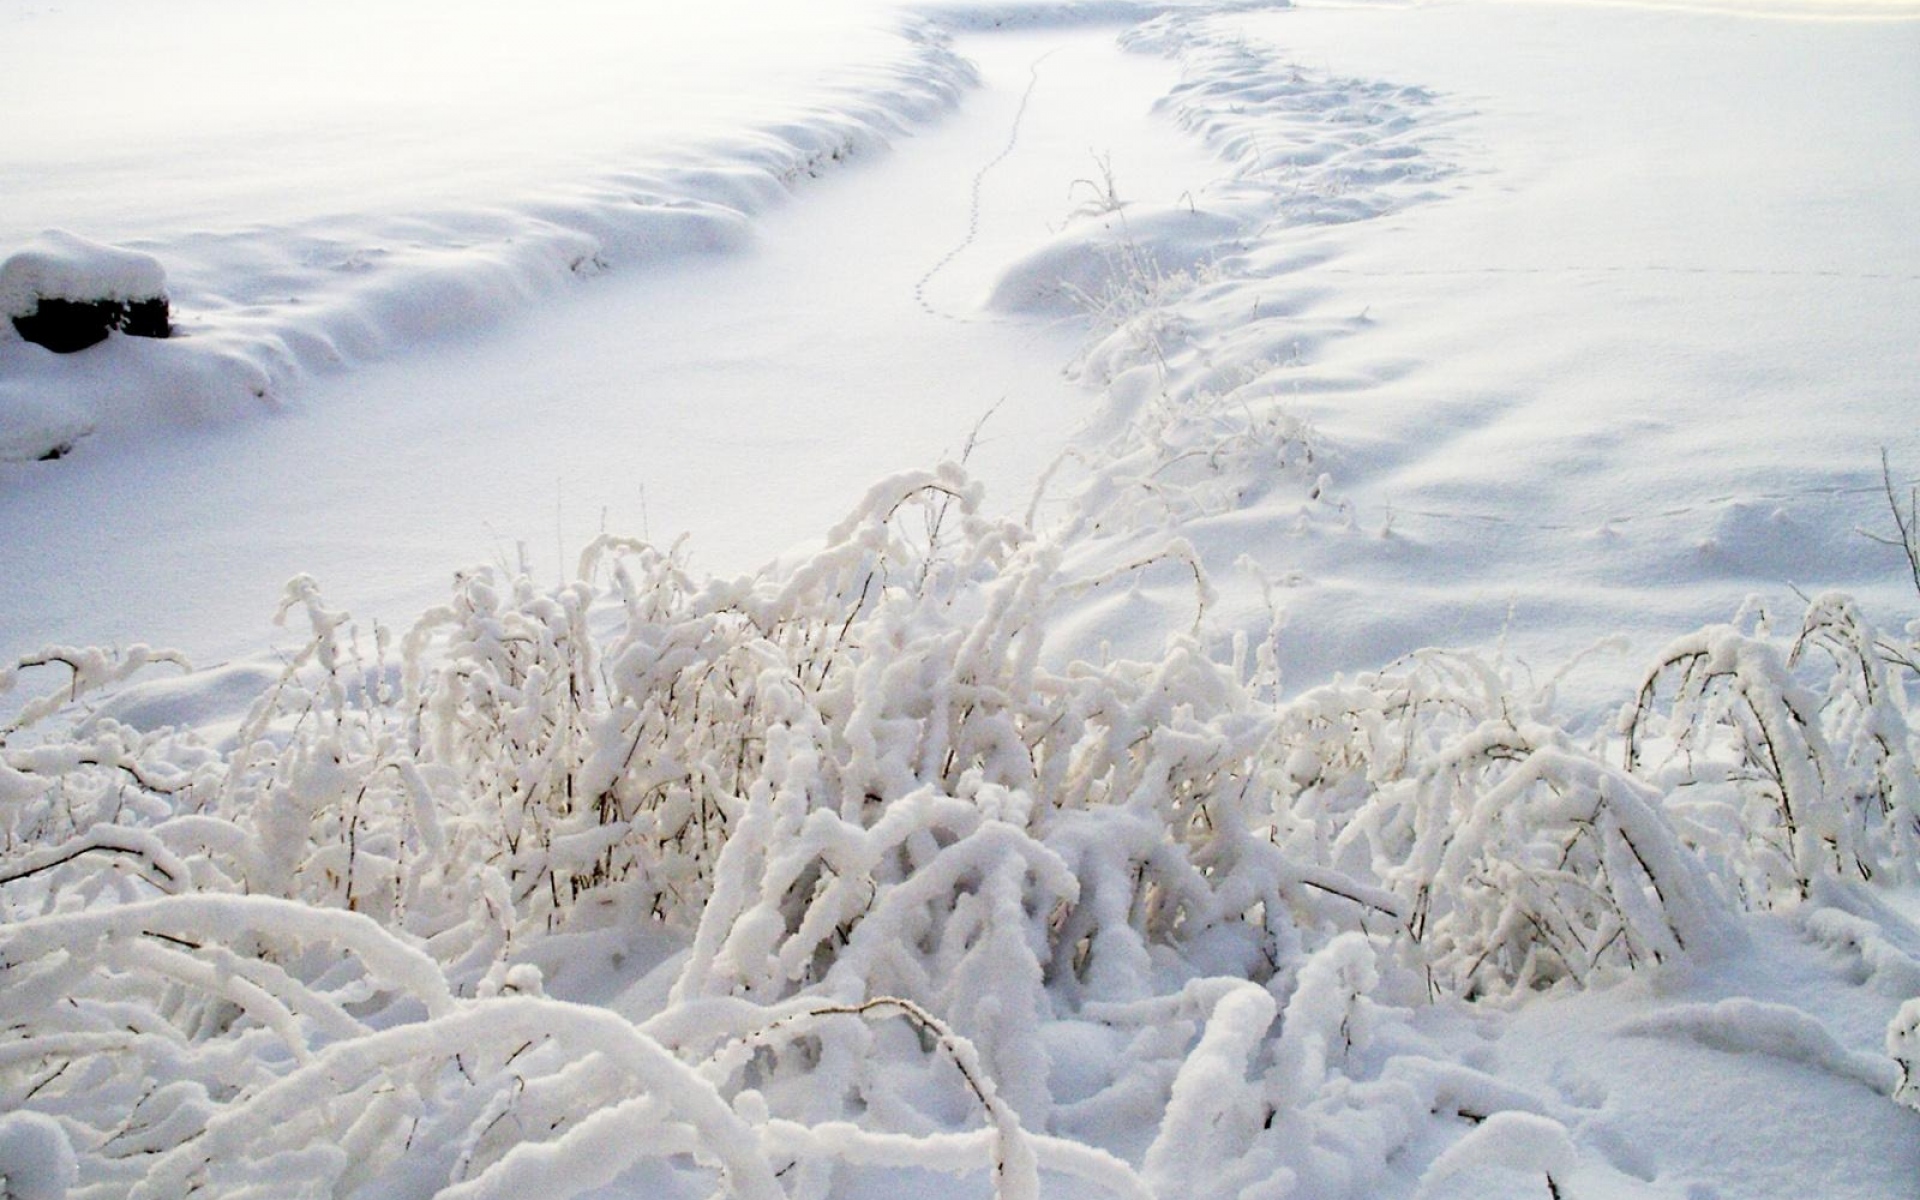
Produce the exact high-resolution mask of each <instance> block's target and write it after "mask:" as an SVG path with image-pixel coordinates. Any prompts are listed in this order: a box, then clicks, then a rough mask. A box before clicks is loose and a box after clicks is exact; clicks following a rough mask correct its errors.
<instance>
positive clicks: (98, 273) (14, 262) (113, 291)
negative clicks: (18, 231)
mask: <svg viewBox="0 0 1920 1200" xmlns="http://www.w3.org/2000/svg"><path fill="white" fill-rule="evenodd" d="M0 311H4V312H5V314H6V315H7V317H9V318H10V319H11V320H12V322H13V327H14V329H16V330H18V331H19V334H20V336H21V337H23V338H25V339H27V340H28V341H30V342H34V343H36V344H38V345H41V346H45V347H46V348H47V349H49V350H52V351H54V352H56V353H59V354H71V353H73V352H74V351H76V350H84V349H86V348H87V347H88V346H92V345H95V344H96V343H98V342H101V341H103V340H105V339H106V336H107V334H108V333H109V332H110V331H112V330H115V329H119V330H123V331H125V332H127V333H130V334H132V335H134V336H135V337H166V336H167V335H168V334H169V333H171V332H172V321H171V319H170V314H169V307H168V302H167V273H166V270H165V269H164V268H163V267H161V265H160V260H159V259H157V258H154V257H153V256H152V255H150V254H142V253H140V252H139V251H136V250H125V249H122V248H120V247H118V246H105V245H101V244H100V243H98V242H91V241H88V240H87V239H85V238H82V237H77V236H75V235H74V234H71V233H67V232H66V231H64V230H59V229H50V230H48V231H47V232H45V233H43V234H41V235H40V236H39V237H38V238H36V239H35V240H34V241H33V242H31V243H29V244H28V245H27V246H26V248H24V249H22V250H20V251H18V252H16V253H14V254H13V255H11V256H9V257H8V259H7V260H6V262H5V263H3V264H0Z"/></svg>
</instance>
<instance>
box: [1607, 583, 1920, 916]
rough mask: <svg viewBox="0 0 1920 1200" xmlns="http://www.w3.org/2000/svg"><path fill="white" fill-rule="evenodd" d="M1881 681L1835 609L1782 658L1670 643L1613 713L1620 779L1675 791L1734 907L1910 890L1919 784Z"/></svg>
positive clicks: (1876, 656) (1901, 723) (1899, 697)
mask: <svg viewBox="0 0 1920 1200" xmlns="http://www.w3.org/2000/svg"><path fill="white" fill-rule="evenodd" d="M1818 660H1824V662H1825V667H1824V669H1822V668H1821V666H1820V662H1819V661H1818ZM1891 670H1892V668H1891V665H1890V663H1889V661H1888V658H1887V657H1886V655H1885V654H1884V653H1883V652H1882V650H1881V649H1879V637H1878V635H1877V634H1876V632H1875V631H1874V630H1873V629H1872V628H1871V627H1870V626H1869V625H1868V624H1867V623H1866V620H1865V618H1864V617H1863V616H1862V615H1861V614H1860V613H1859V611H1858V609H1857V608H1856V607H1855V606H1854V605H1853V604H1852V602H1851V601H1849V600H1847V599H1846V598H1845V597H1840V596H1833V595H1827V596H1821V597H1819V598H1817V599H1815V600H1814V601H1813V602H1812V603H1811V604H1810V605H1809V607H1808V610H1807V615H1806V618H1805V621H1804V623H1803V625H1802V627H1801V630H1800V633H1799V636H1798V637H1797V638H1796V639H1795V640H1794V642H1793V644H1792V645H1791V647H1790V648H1789V649H1787V650H1786V652H1784V653H1783V652H1782V649H1781V647H1779V646H1778V645H1777V644H1775V643H1774V642H1773V641H1771V640H1768V639H1766V638H1764V637H1761V636H1755V635H1749V634H1747V633H1743V632H1741V631H1740V630H1738V629H1735V628H1733V627H1731V626H1721V627H1716V628H1711V629H1705V630H1701V631H1699V632H1698V633H1694V634H1691V635H1689V636H1687V637H1685V638H1682V639H1679V640H1678V641H1676V642H1674V643H1672V644H1671V645H1670V646H1668V648H1667V649H1666V650H1665V651H1664V652H1663V653H1662V654H1661V655H1660V661H1659V663H1658V664H1657V665H1656V666H1655V667H1654V669H1653V670H1652V671H1650V672H1648V674H1647V676H1646V679H1645V682H1644V683H1643V684H1642V685H1641V688H1640V693H1639V696H1638V698H1637V699H1636V700H1635V702H1634V703H1633V704H1632V705H1631V706H1629V707H1628V708H1627V709H1626V710H1624V711H1623V713H1622V717H1621V723H1620V728H1621V732H1622V734H1623V736H1624V739H1625V754H1626V760H1625V761H1626V766H1627V769H1628V770H1629V771H1633V772H1636V773H1641V774H1649V775H1650V776H1651V777H1652V778H1654V779H1655V780H1657V781H1659V782H1660V783H1661V784H1662V785H1663V786H1665V787H1668V788H1674V789H1678V792H1679V794H1678V796H1677V797H1676V799H1677V800H1678V801H1679V806H1678V808H1677V811H1678V812H1680V813H1682V814H1683V815H1684V816H1685V820H1686V830H1687V834H1688V838H1689V840H1690V841H1692V842H1694V843H1695V844H1696V845H1698V846H1699V847H1700V848H1701V849H1702V850H1703V851H1704V852H1705V853H1706V854H1707V856H1708V857H1709V859H1710V860H1712V861H1714V862H1716V863H1717V864H1718V865H1720V866H1721V867H1722V868H1723V870H1724V872H1725V874H1726V875H1727V876H1728V877H1729V878H1731V879H1732V880H1733V881H1734V882H1735V884H1736V886H1737V888H1738V890H1739V895H1740V898H1741V900H1742V901H1743V902H1744V903H1746V904H1749V905H1753V906H1762V907H1764V906H1767V905H1770V904H1773V903H1775V902H1777V901H1781V900H1801V899H1805V898H1806V897H1807V896H1808V895H1809V894H1810V893H1811V889H1812V886H1813V882H1814V881H1815V880H1817V879H1821V878H1828V877H1839V878H1853V879H1871V878H1875V877H1877V876H1880V877H1886V878H1890V879H1900V880H1911V879H1913V878H1914V877H1915V874H1914V873H1915V871H1916V870H1920V857H1917V856H1916V850H1920V778H1916V774H1915V769H1914V760H1913V734H1912V730H1911V726H1910V725H1909V722H1908V716H1907V696H1906V691H1905V689H1904V688H1903V687H1902V686H1900V685H1899V683H1898V681H1897V680H1895V679H1894V678H1892V674H1891ZM1656 755H1658V756H1659V757H1658V759H1657V761H1656V759H1655V756H1656ZM1695 793H1698V794H1699V796H1700V798H1699V799H1697V800H1696V799H1695V798H1694V794H1695Z"/></svg>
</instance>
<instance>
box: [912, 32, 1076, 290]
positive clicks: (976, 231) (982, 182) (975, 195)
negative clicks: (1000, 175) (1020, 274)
mask: <svg viewBox="0 0 1920 1200" xmlns="http://www.w3.org/2000/svg"><path fill="white" fill-rule="evenodd" d="M1058 52H1059V51H1058V50H1057V49H1054V50H1049V51H1047V52H1046V53H1045V54H1042V55H1041V56H1040V57H1038V58H1036V59H1034V60H1033V62H1032V63H1031V64H1030V65H1029V66H1028V68H1027V87H1026V90H1025V91H1023V92H1021V93H1020V106H1019V107H1018V108H1017V109H1015V110H1014V113H1013V123H1012V124H1011V126H1009V127H1008V130H1007V144H1006V145H1005V146H1003V147H1001V149H1000V153H998V154H996V155H994V156H993V157H992V158H990V159H988V160H987V162H986V163H985V164H983V165H982V166H981V168H980V169H979V170H978V171H975V172H974V173H973V183H972V185H971V189H970V192H969V195H968V198H967V232H966V236H964V237H962V238H961V239H960V241H959V243H958V244H956V245H955V246H954V247H953V249H951V250H949V251H947V252H946V253H945V254H943V255H941V256H940V259H939V260H938V261H937V262H935V263H934V264H933V265H932V266H931V267H928V268H927V272H926V274H924V275H922V276H920V278H919V279H918V280H917V281H916V282H915V283H914V285H913V298H914V301H915V302H916V303H918V304H919V305H920V307H921V308H922V309H923V310H924V311H925V312H926V313H927V315H929V316H934V317H939V318H941V319H943V320H948V321H957V322H960V323H962V324H969V323H971V322H972V321H973V318H969V317H965V316H961V315H959V314H958V313H951V312H947V311H945V310H944V309H940V308H936V307H935V306H934V304H933V302H932V301H931V300H929V299H927V285H928V284H930V283H932V282H933V280H934V277H935V276H937V275H939V274H940V272H942V271H944V270H946V269H947V267H949V266H951V265H952V264H953V261H954V260H955V259H957V258H959V257H960V256H961V255H962V254H965V253H966V252H967V250H968V249H969V248H970V247H972V245H973V244H974V242H975V241H977V240H978V239H979V237H980V193H981V189H982V188H984V187H985V186H986V182H987V176H988V175H990V174H992V172H993V169H994V168H995V167H997V166H999V165H1000V164H1001V163H1003V162H1005V161H1007V159H1008V158H1010V157H1012V155H1013V152H1014V150H1015V149H1017V148H1018V147H1019V145H1020V127H1021V125H1022V124H1023V123H1024V122H1025V121H1026V119H1027V107H1028V106H1029V105H1030V104H1031V103H1032V102H1033V93H1034V89H1036V88H1038V87H1039V86H1040V64H1041V63H1043V62H1045V61H1047V59H1049V58H1052V57H1053V56H1054V55H1055V54H1057V53H1058Z"/></svg>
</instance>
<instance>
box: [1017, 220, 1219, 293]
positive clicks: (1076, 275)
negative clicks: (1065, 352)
mask: <svg viewBox="0 0 1920 1200" xmlns="http://www.w3.org/2000/svg"><path fill="white" fill-rule="evenodd" d="M1239 230H1240V222H1239V221H1238V220H1237V219H1235V218H1233V217H1231V216H1227V215H1224V214H1221V213H1216V212H1203V211H1201V210H1199V209H1197V208H1189V207H1181V206H1175V207H1154V208H1145V207H1135V206H1127V207H1123V208H1116V209H1114V210H1113V211H1111V212H1108V213H1104V214H1102V215H1100V216H1099V217H1098V218H1097V219H1093V220H1089V221H1085V222H1082V223H1080V224H1078V225H1076V226H1074V227H1071V228H1069V229H1068V230H1067V231H1066V232H1064V233H1061V234H1060V235H1058V236H1057V237H1055V238H1053V239H1052V240H1051V241H1049V242H1047V243H1046V244H1045V245H1043V246H1041V247H1040V248H1039V249H1037V250H1034V251H1033V252H1032V253H1030V254H1028V255H1026V256H1025V257H1023V258H1021V259H1019V260H1018V261H1016V262H1015V263H1013V264H1012V265H1011V266H1009V267H1007V268H1006V269H1005V270H1003V271H1002V272H1001V274H1000V277H999V279H998V280H996V281H995V283H994V285H993V291H992V292H991V294H990V295H989V296H988V299H987V307H989V308H991V309H993V310H995V311H997V312H1004V313H1032V314H1039V315H1050V316H1068V315H1074V314H1082V313H1088V312H1099V311H1101V310H1103V309H1105V308H1107V307H1109V306H1110V305H1112V304H1113V303H1114V302H1115V301H1116V299H1118V298H1120V297H1127V296H1135V295H1139V294H1142V293H1146V294H1151V293H1153V292H1155V291H1157V290H1160V289H1161V288H1162V287H1163V286H1164V284H1165V282H1166V281H1167V280H1168V279H1170V278H1173V277H1181V276H1184V277H1187V278H1192V277H1195V276H1198V275H1201V274H1204V272H1205V271H1206V270H1207V267H1208V265H1209V264H1210V263H1211V262H1212V261H1213V259H1214V258H1215V256H1216V255H1218V254H1219V253H1220V250H1221V248H1222V246H1224V245H1226V244H1227V243H1229V242H1230V240H1231V239H1232V238H1233V237H1234V236H1235V235H1236V234H1237V233H1238V232H1239Z"/></svg>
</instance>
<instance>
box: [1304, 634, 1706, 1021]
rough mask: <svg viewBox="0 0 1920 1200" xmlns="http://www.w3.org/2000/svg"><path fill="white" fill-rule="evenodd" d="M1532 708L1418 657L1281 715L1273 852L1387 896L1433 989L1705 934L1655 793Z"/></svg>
mask: <svg viewBox="0 0 1920 1200" xmlns="http://www.w3.org/2000/svg"><path fill="white" fill-rule="evenodd" d="M1538 707H1539V706H1538V705H1535V704H1530V703H1528V702H1526V701H1524V700H1523V699H1521V698H1520V697H1518V696H1516V695H1514V694H1513V691H1512V690H1511V689H1510V688H1509V686H1508V684H1507V681H1506V680H1505V679H1504V678H1503V677H1502V676H1501V674H1500V673H1499V672H1498V671H1497V670H1495V669H1494V668H1493V667H1492V666H1490V665H1489V664H1487V663H1485V662H1483V661H1481V660H1479V659H1477V658H1475V657H1473V656H1469V655H1464V654H1443V653H1438V652H1423V653H1421V654H1417V655H1415V656H1413V657H1412V658H1411V659H1410V660H1408V661H1407V662H1406V663H1405V664H1404V665H1403V666H1401V667H1399V668H1396V669H1393V670H1389V671H1386V672H1381V673H1378V674H1370V675H1363V676H1360V677H1359V678H1357V679H1355V680H1353V681H1351V682H1338V683H1335V684H1332V685H1328V686H1326V687H1323V688H1318V689H1315V690H1313V691H1310V692H1308V693H1307V694H1305V695H1303V696H1302V697H1300V699H1299V700H1297V701H1295V702H1294V703H1293V704H1292V705H1290V706H1289V708H1288V710H1287V712H1286V713H1285V714H1284V715H1283V717H1282V720H1281V727H1280V734H1279V737H1280V741H1281V743H1282V745H1283V746H1285V747H1286V757H1285V760H1284V763H1285V772H1286V775H1287V778H1288V783H1289V790H1290V797H1289V801H1288V805H1287V808H1286V811H1285V813H1284V814H1283V815H1284V818H1285V827H1286V828H1287V830H1288V840H1287V841H1286V842H1285V843H1283V844H1284V845H1286V846H1287V848H1288V849H1290V850H1293V851H1294V853H1295V854H1296V855H1297V856H1312V857H1313V858H1315V859H1317V860H1319V861H1324V862H1329V863H1330V864H1331V865H1333V866H1334V867H1336V868H1338V869H1339V870H1342V871H1344V872H1347V873H1348V874H1349V875H1351V876H1354V877H1356V878H1359V879H1362V880H1367V881H1371V882H1372V883H1374V884H1376V885H1377V886H1379V887H1382V888H1385V889H1387V890H1388V891H1390V892H1391V894H1392V896H1393V897H1394V902H1393V905H1392V909H1393V911H1394V912H1395V913H1397V914H1400V915H1403V916H1404V919H1405V928H1406V931H1407V934H1408V936H1409V939H1410V948H1411V949H1413V950H1414V952H1415V956H1416V961H1417V962H1418V963H1419V964H1420V966H1421V967H1422V969H1423V970H1424V971H1425V972H1426V973H1427V976H1428V979H1429V982H1430V985H1431V986H1432V987H1434V988H1435V989H1437V990H1439V991H1445V992H1453V993H1459V994H1465V995H1475V994H1481V993H1489V992H1492V993H1498V992H1503V991H1506V990H1508V989H1510V988H1516V987H1541V986H1546V985H1548V984H1551V983H1554V982H1556V981H1558V980H1561V979H1571V980H1575V981H1585V980H1587V979H1589V978H1591V977H1593V976H1594V975H1595V974H1596V973H1597V972H1599V971H1601V970H1603V969H1605V968H1608V967H1617V968H1627V967H1633V966H1635V965H1638V964H1641V963H1645V962H1653V961H1659V960H1662V959H1666V958H1671V957H1673V956H1675V955H1677V954H1678V953H1680V952H1681V951H1682V950H1685V949H1687V948H1688V947H1689V946H1693V945H1698V944H1703V943H1708V942H1711V941H1712V940H1714V939H1715V938H1716V936H1717V930H1718V927H1719V921H1718V919H1717V912H1718V908H1719V905H1718V903H1717V901H1716V899H1715V897H1714V895H1713V892H1712V888H1711V886H1710V884H1709V883H1708V881H1707V880H1706V878H1705V877H1704V874H1703V873H1702V871H1701V869H1700V866H1699V864H1698V863H1697V862H1696V861H1695V860H1694V859H1693V858H1692V856H1691V855H1689V854H1688V853H1687V852H1686V850H1685V849H1684V848H1683V847H1682V845H1681V843H1680V841H1679V839H1678V837H1677V836H1676V834H1675V831H1674V830H1673V828H1672V826H1671V825H1670V823H1669V822H1668V821H1667V819H1666V817H1665V816H1664V814H1663V813H1662V811H1661V804H1660V797H1659V795H1658V794H1657V793H1656V792H1654V791H1653V790H1652V789H1651V788H1649V787H1648V785H1646V784H1645V783H1644V782H1642V781H1640V780H1637V779H1634V778H1633V777H1631V776H1630V775H1628V774H1627V773H1625V772H1623V771H1620V770H1619V769H1617V768H1612V767H1609V766H1607V765H1606V764H1605V763H1603V762H1602V761H1601V760H1600V759H1599V758H1598V757H1597V756H1596V755H1594V754H1593V753H1591V752H1589V751H1587V750H1585V749H1583V748H1582V747H1580V746H1579V745H1578V744H1576V743H1575V742H1574V740H1573V739H1572V738H1571V737H1570V736H1569V735H1567V734H1566V733H1565V732H1563V731H1562V730H1560V729H1559V728H1557V727H1555V726H1554V725H1552V724H1551V723H1550V722H1549V721H1547V720H1546V719H1544V714H1543V713H1541V712H1539V711H1538Z"/></svg>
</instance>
